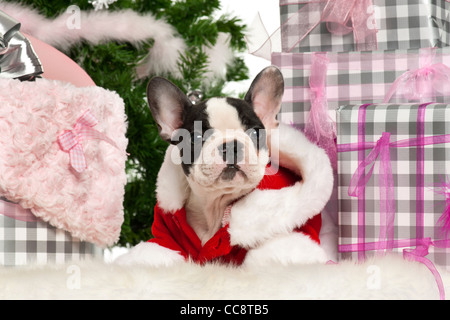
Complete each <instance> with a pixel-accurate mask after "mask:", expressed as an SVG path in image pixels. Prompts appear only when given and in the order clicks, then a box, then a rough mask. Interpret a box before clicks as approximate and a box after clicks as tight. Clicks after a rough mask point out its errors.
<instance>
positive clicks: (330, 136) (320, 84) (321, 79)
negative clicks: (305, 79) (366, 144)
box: [305, 53, 337, 167]
mask: <svg viewBox="0 0 450 320" xmlns="http://www.w3.org/2000/svg"><path fill="white" fill-rule="evenodd" d="M327 65H328V58H327V55H326V53H315V54H314V57H313V60H312V65H311V76H310V78H309V84H310V90H311V110H310V112H309V117H308V121H307V122H306V126H305V135H306V136H307V137H308V139H309V140H310V141H312V142H313V143H315V144H317V145H318V146H320V147H321V148H323V149H324V150H325V151H326V152H327V154H328V156H329V157H330V160H331V163H332V164H333V166H334V167H336V165H337V153H336V143H335V139H336V124H335V122H334V121H333V119H331V117H330V115H329V113H328V103H327V95H326V79H327Z"/></svg>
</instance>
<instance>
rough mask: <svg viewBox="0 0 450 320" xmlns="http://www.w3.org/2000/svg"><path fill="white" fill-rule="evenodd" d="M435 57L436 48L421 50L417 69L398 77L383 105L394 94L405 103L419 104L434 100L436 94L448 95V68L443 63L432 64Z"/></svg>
mask: <svg viewBox="0 0 450 320" xmlns="http://www.w3.org/2000/svg"><path fill="white" fill-rule="evenodd" d="M435 55H436V48H426V49H422V50H421V52H420V61H419V63H420V66H419V68H418V69H416V70H410V71H407V72H405V73H404V74H402V75H401V76H400V77H398V78H397V79H396V80H395V81H394V83H393V84H392V86H391V88H390V89H389V92H388V93H387V95H386V97H385V99H384V103H388V102H389V101H390V100H391V98H392V97H393V96H394V94H396V95H399V96H402V97H403V98H405V99H406V100H407V101H419V102H427V101H430V100H434V98H435V97H436V96H437V95H438V94H439V95H442V96H446V95H450V68H449V67H447V66H446V65H445V64H443V63H435V64H433V61H434V59H435Z"/></svg>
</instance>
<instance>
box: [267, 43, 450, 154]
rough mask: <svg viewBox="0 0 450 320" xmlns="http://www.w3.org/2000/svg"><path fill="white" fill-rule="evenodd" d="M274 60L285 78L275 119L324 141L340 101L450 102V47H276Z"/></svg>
mask: <svg viewBox="0 0 450 320" xmlns="http://www.w3.org/2000/svg"><path fill="white" fill-rule="evenodd" d="M272 63H273V64H274V65H276V66H278V67H279V68H280V70H281V71H282V73H283V76H284V79H285V93H284V96H283V105H282V107H281V111H280V114H279V115H278V118H279V120H280V121H282V122H285V123H291V124H293V125H295V126H296V127H297V128H299V129H301V130H306V131H307V133H309V136H310V138H312V139H313V140H314V141H315V142H319V141H321V140H322V142H323V143H325V144H326V145H329V141H330V139H331V140H334V138H335V126H334V123H335V120H336V113H335V110H336V109H337V108H338V107H339V106H341V105H348V104H360V103H382V102H417V101H434V102H441V103H444V102H450V86H449V85H448V84H449V83H450V68H449V67H448V66H450V48H442V49H437V48H423V49H411V50H394V51H386V52H381V51H374V52H348V53H347V52H345V53H331V52H328V53H274V54H272ZM319 144H320V143H319Z"/></svg>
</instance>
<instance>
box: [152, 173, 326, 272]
mask: <svg viewBox="0 0 450 320" xmlns="http://www.w3.org/2000/svg"><path fill="white" fill-rule="evenodd" d="M274 171H275V170H274V169H273V168H272V167H270V165H269V166H268V167H267V168H266V175H265V176H264V178H263V179H262V181H261V182H260V184H259V185H258V189H282V188H283V187H287V186H291V185H293V184H294V183H295V182H296V181H299V180H300V179H301V178H299V177H298V176H296V175H294V174H293V173H292V172H290V171H288V170H287V169H284V168H279V169H278V171H276V172H275V173H274ZM321 222H322V221H321V215H320V214H318V215H316V216H315V217H314V218H312V219H310V220H309V221H308V222H307V223H306V224H305V225H304V226H302V227H301V228H296V229H295V231H296V232H302V233H304V234H307V235H308V236H309V237H310V238H311V239H312V240H314V241H316V242H317V243H320V240H319V232H320V228H321ZM152 233H153V236H154V238H153V239H150V240H149V242H153V243H157V244H159V245H160V246H163V247H166V248H168V249H171V250H174V251H177V252H178V253H180V254H181V255H182V256H183V257H184V258H185V259H187V260H188V259H191V260H192V261H194V262H196V263H200V264H203V263H206V262H210V261H216V262H220V263H225V264H235V265H240V264H241V263H242V262H243V261H244V259H245V255H246V254H247V250H246V249H245V248H242V247H240V246H231V244H230V235H229V233H228V225H227V226H225V227H222V228H221V229H219V231H217V233H216V234H215V235H214V236H213V237H212V238H211V239H210V240H208V242H206V243H205V245H203V246H202V244H201V241H200V239H199V238H198V236H197V234H196V233H195V231H194V229H192V227H191V226H190V225H189V224H188V223H187V220H186V211H185V210H184V208H182V209H180V210H178V211H176V212H170V213H168V212H165V211H164V210H162V209H161V208H160V207H159V206H158V204H157V205H156V206H155V214H154V222H153V225H152Z"/></svg>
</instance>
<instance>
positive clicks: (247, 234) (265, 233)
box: [229, 124, 333, 248]
mask: <svg viewBox="0 0 450 320" xmlns="http://www.w3.org/2000/svg"><path fill="white" fill-rule="evenodd" d="M271 136H272V138H271V153H272V161H278V162H279V163H280V164H281V166H283V167H286V168H288V169H291V170H292V171H294V172H296V173H298V174H300V175H301V177H302V181H301V182H297V183H296V184H295V185H293V186H291V187H286V188H283V189H282V190H255V191H254V192H252V193H251V194H249V195H248V196H246V197H245V198H243V199H241V200H239V201H238V202H237V203H235V204H234V205H233V207H232V209H231V214H230V226H229V233H230V240H231V244H232V245H241V246H243V247H247V248H248V247H250V248H251V247H255V246H256V245H257V244H258V243H262V242H264V241H267V240H269V239H271V238H273V237H274V236H275V235H277V234H286V233H289V232H292V230H293V229H294V228H295V227H297V226H301V225H303V224H304V223H306V222H307V221H308V220H309V219H310V218H312V217H313V216H315V215H316V214H318V213H320V212H321V210H322V209H323V208H324V207H325V205H326V203H327V202H328V200H329V198H330V195H331V192H332V188H333V173H332V169H331V164H330V160H329V159H328V156H327V155H326V153H325V151H324V150H322V149H320V148H319V147H317V146H316V145H314V144H312V143H311V142H309V141H308V140H307V138H306V137H305V136H304V135H303V134H302V133H301V132H300V131H298V130H296V129H295V128H292V127H291V126H288V125H284V124H280V126H279V128H278V129H277V130H273V131H272V134H271ZM276 150H279V152H277V151H276Z"/></svg>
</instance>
